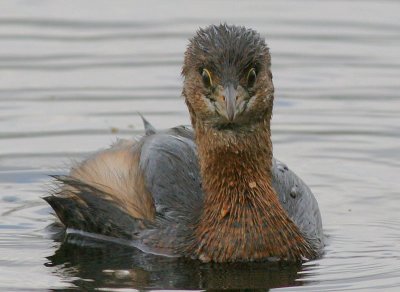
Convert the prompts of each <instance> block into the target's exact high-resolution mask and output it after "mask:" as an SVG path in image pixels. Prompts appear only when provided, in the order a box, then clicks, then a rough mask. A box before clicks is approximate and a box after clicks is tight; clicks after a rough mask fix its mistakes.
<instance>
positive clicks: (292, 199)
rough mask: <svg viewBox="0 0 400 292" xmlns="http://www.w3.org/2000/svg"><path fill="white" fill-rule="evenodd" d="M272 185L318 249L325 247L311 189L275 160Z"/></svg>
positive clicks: (301, 228)
mask: <svg viewBox="0 0 400 292" xmlns="http://www.w3.org/2000/svg"><path fill="white" fill-rule="evenodd" d="M272 184H273V187H274V189H275V191H276V193H277V195H278V197H279V201H280V202H281V204H282V206H283V208H284V209H285V210H286V212H287V213H288V214H289V217H290V218H291V219H292V220H293V222H294V223H295V224H296V225H297V226H298V227H299V229H300V231H301V232H302V233H303V234H304V235H305V236H306V237H307V238H308V239H309V241H310V243H312V244H313V245H314V246H315V247H316V248H318V249H321V248H322V247H323V233H322V220H321V214H320V212H319V207H318V203H317V200H316V199H315V197H314V195H313V193H312V192H311V190H310V188H309V187H308V186H307V185H306V184H305V183H304V182H303V181H302V180H301V179H300V178H299V177H298V176H297V175H296V174H295V173H294V172H292V171H291V170H290V169H289V168H288V167H287V166H286V165H285V164H284V163H282V162H280V161H279V160H277V159H275V158H274V159H273V165H272Z"/></svg>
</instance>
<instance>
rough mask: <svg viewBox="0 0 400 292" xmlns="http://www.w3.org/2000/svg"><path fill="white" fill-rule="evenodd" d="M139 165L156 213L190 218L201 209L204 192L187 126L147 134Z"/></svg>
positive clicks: (190, 131)
mask: <svg viewBox="0 0 400 292" xmlns="http://www.w3.org/2000/svg"><path fill="white" fill-rule="evenodd" d="M140 168H141V170H142V171H143V173H144V176H145V183H146V187H147V189H148V190H149V192H150V193H151V194H152V195H153V198H154V203H155V206H156V212H157V213H158V214H159V215H161V216H164V217H166V219H168V220H170V221H176V222H182V219H183V220H185V219H186V220H190V218H193V215H194V214H195V213H196V212H197V211H198V210H199V209H201V206H202V203H203V192H202V189H201V179H200V171H199V166H198V161H197V150H196V145H195V143H194V140H193V131H192V130H191V129H190V128H187V127H184V126H181V127H176V128H173V129H170V130H168V131H166V132H158V133H157V134H156V135H150V136H147V137H146V139H145V142H144V144H143V146H142V151H141V156H140ZM177 182H179V184H177Z"/></svg>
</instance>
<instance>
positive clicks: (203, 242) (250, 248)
mask: <svg viewBox="0 0 400 292" xmlns="http://www.w3.org/2000/svg"><path fill="white" fill-rule="evenodd" d="M270 66H271V57H270V54H269V49H268V47H267V45H266V44H265V41H264V39H263V38H262V37H261V36H260V35H259V34H258V33H257V32H256V31H254V30H252V29H246V28H245V27H239V26H230V25H226V24H221V25H218V26H215V25H211V26H209V27H207V28H205V29H200V30H199V31H198V32H197V34H196V35H195V36H194V37H193V38H192V39H191V40H190V43H189V45H188V48H187V50H186V53H185V58H184V64H183V68H182V75H183V77H184V85H183V92H182V94H183V96H184V97H185V102H186V104H187V107H188V109H189V113H190V118H191V124H192V128H189V127H184V126H180V127H176V128H173V129H169V130H166V131H162V132H158V131H156V130H155V129H154V128H153V127H152V126H151V125H150V124H149V123H148V122H147V121H145V120H144V121H145V135H144V136H143V137H141V138H139V139H136V140H119V141H118V142H117V143H115V144H114V145H112V146H111V147H110V148H109V149H107V150H103V151H100V152H97V153H95V154H93V155H92V156H91V157H89V158H88V159H86V160H85V161H83V162H81V163H79V164H77V165H75V166H74V167H72V169H71V171H70V173H69V174H68V175H66V176H57V177H56V180H57V181H58V182H60V185H59V186H58V188H57V190H56V191H55V192H54V193H53V194H51V195H50V196H47V197H45V198H44V199H45V200H46V201H47V202H48V203H49V204H50V205H51V206H52V208H53V209H54V210H55V212H56V214H57V216H58V218H59V219H60V220H61V222H62V223H63V224H64V226H65V227H66V228H69V229H71V230H80V231H85V232H89V233H97V234H100V235H102V236H107V237H113V238H115V237H116V238H120V239H124V240H128V241H129V242H134V243H135V244H136V246H137V247H139V248H140V249H142V250H143V251H145V252H150V253H157V254H164V255H168V256H181V257H188V258H193V259H199V260H201V261H203V262H209V261H213V262H246V261H265V260H284V261H303V260H305V259H313V258H316V257H318V256H319V255H320V254H321V250H322V247H323V240H322V237H323V233H322V223H321V215H320V212H319V208H318V204H317V201H316V199H315V197H314V196H313V194H312V193H311V191H310V189H309V188H308V187H307V185H306V184H304V183H303V181H302V180H301V179H300V178H298V177H297V176H296V175H295V174H294V173H293V172H292V171H290V170H289V169H288V168H287V166H286V165H284V164H283V163H281V162H280V161H278V160H276V159H275V158H273V155H272V143H271V138H270V136H271V131H270V120H271V115H272V107H273V100H274V86H273V83H272V74H271V70H270Z"/></svg>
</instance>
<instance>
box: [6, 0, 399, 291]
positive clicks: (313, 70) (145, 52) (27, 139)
mask: <svg viewBox="0 0 400 292" xmlns="http://www.w3.org/2000/svg"><path fill="white" fill-rule="evenodd" d="M399 14H400V3H399V2H398V1H274V2H271V1H237V2H236V1H196V2H194V1H193V2H189V1H177V0H171V1H159V2H155V1H122V0H118V1H116V0H114V1H105V0H104V1H100V0H92V1H79V2H78V1H76V2H73V1H55V0H52V1H48V0H41V1H27V0H26V1H22V0H20V1H6V0H2V1H1V2H0V202H1V203H0V291H14V290H24V291H25V290H27V291H37V290H39V291H43V290H47V289H65V288H71V289H73V288H74V287H75V288H78V287H79V288H80V289H83V290H85V289H86V290H90V289H95V288H98V289H100V290H103V291H104V290H105V291H109V290H114V291H127V290H129V289H128V288H130V289H142V288H143V289H144V288H147V289H162V288H169V289H207V288H210V289H221V288H266V289H267V288H278V287H281V288H282V289H284V290H304V291H321V290H331V291H340V290H371V291H375V290H377V289H382V290H384V291H390V290H392V291H399V290H398V289H400V244H399V239H400V227H399V226H400V198H399V190H400V176H399V168H400V114H399V112H400V93H399V91H400V81H399V80H400V17H399ZM224 21H227V22H228V23H232V24H238V25H245V26H248V27H252V28H254V29H256V30H258V31H259V32H260V33H261V34H262V35H263V36H265V37H266V39H267V43H268V44H269V47H270V48H271V54H272V62H273V67H272V69H273V74H274V83H275V88H276V95H275V100H276V103H275V108H274V116H273V122H272V130H273V133H272V134H273V142H274V154H275V156H276V157H278V158H279V159H281V160H282V161H284V162H286V163H287V164H288V165H289V166H290V167H291V168H292V169H293V170H294V171H296V172H297V174H298V175H299V176H301V177H302V178H303V180H305V181H306V182H307V183H308V184H309V186H310V187H311V189H312V190H313V192H314V194H315V195H316V197H317V199H318V202H319V205H320V208H321V213H322V217H323V223H324V230H325V233H326V236H327V243H328V245H327V247H326V249H325V254H324V256H323V257H322V258H321V259H319V260H316V261H311V262H308V263H305V264H304V265H303V266H298V267H292V266H271V265H266V264H248V265H233V266H232V265H204V264H199V263H197V262H190V261H185V260H178V261H177V260H172V259H168V258H159V257H156V256H150V255H143V254H141V253H140V252H138V251H136V250H133V249H132V248H127V247H124V246H119V245H116V244H111V243H104V242H100V241H95V240H88V239H85V238H79V237H77V238H73V237H71V236H69V240H68V242H67V241H66V240H65V234H63V233H62V232H60V230H59V229H58V228H56V227H55V226H53V225H52V223H53V222H55V220H54V216H53V215H52V214H51V209H50V207H49V206H47V205H46V203H45V202H44V201H43V200H42V199H41V197H42V196H44V195H46V194H47V193H48V192H49V190H51V188H52V185H51V178H50V177H49V176H48V175H49V174H56V173H66V171H67V169H68V166H69V165H70V164H71V161H74V160H80V159H83V158H84V157H85V156H86V155H87V154H88V153H90V152H92V151H95V150H98V149H101V148H105V147H107V146H108V145H109V144H110V143H112V142H113V141H115V140H116V139H117V138H118V137H120V138H129V137H132V136H134V135H137V134H140V133H142V130H143V127H142V124H141V121H140V118H139V116H138V114H137V113H138V112H140V113H142V114H143V115H145V116H146V117H147V119H148V120H150V121H151V122H152V123H153V124H154V125H155V126H156V127H158V128H160V129H163V128H167V127H171V126H174V125H177V124H189V118H188V113H187V110H186V108H185V105H184V102H183V99H182V97H181V96H180V91H181V83H182V79H181V77H180V67H181V65H182V59H183V52H184V51H185V47H186V45H187V39H188V38H189V37H190V36H191V35H193V33H194V32H195V31H196V29H197V28H198V27H199V26H205V25H208V24H211V23H220V22H224Z"/></svg>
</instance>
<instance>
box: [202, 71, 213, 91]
mask: <svg viewBox="0 0 400 292" xmlns="http://www.w3.org/2000/svg"><path fill="white" fill-rule="evenodd" d="M201 78H202V79H203V83H204V86H205V87H211V86H212V85H213V82H212V78H211V74H210V71H208V70H207V69H203V71H202V72H201Z"/></svg>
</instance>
